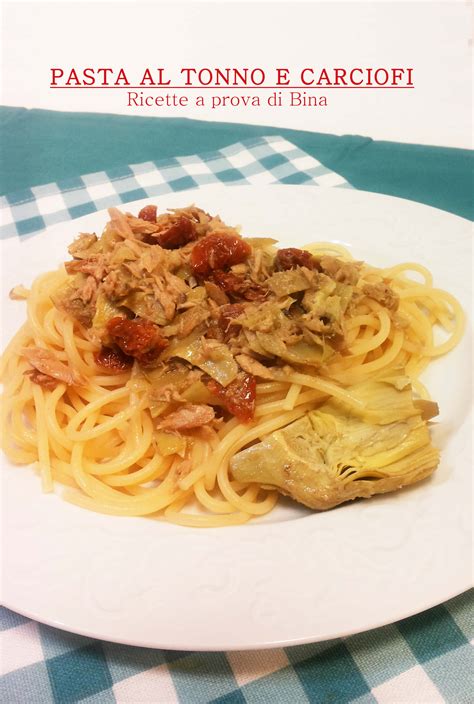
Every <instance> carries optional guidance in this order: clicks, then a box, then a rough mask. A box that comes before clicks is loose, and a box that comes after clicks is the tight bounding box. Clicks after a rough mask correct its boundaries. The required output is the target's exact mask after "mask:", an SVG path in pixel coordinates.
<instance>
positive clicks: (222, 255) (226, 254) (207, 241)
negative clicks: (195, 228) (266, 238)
mask: <svg viewBox="0 0 474 704" xmlns="http://www.w3.org/2000/svg"><path fill="white" fill-rule="evenodd" d="M251 253H252V248H251V246H250V245H249V244H248V243H247V242H244V240H243V239H242V238H241V237H238V236H237V235H219V234H217V233H213V234H210V235H206V236H205V237H203V238H202V239H201V240H199V242H197V243H196V244H195V245H194V247H193V250H192V252H191V267H192V269H193V271H194V273H195V274H197V275H198V276H208V275H209V274H210V273H211V271H214V270H215V269H226V268H228V267H231V266H234V264H240V263H241V262H243V261H245V260H246V259H247V258H248V257H249V256H250V254H251Z"/></svg>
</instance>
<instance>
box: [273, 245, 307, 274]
mask: <svg viewBox="0 0 474 704" xmlns="http://www.w3.org/2000/svg"><path fill="white" fill-rule="evenodd" d="M315 265H316V260H315V259H314V257H313V255H312V254H311V252H306V251H305V250H304V249H296V247H288V248H287V249H279V250H278V252H277V255H276V257H275V262H274V266H275V271H288V269H296V267H298V266H306V267H307V268H308V269H313V268H314V267H315Z"/></svg>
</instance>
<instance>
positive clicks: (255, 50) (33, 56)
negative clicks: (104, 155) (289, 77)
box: [2, 0, 471, 147]
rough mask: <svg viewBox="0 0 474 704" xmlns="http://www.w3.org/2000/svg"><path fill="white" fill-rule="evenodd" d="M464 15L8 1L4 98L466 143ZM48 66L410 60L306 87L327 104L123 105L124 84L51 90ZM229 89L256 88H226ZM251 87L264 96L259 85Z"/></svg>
mask: <svg viewBox="0 0 474 704" xmlns="http://www.w3.org/2000/svg"><path fill="white" fill-rule="evenodd" d="M470 13H471V8H470V6H469V3H467V2H464V1H459V2H456V1H455V0H454V1H451V2H444V3H432V2H367V3H363V2H332V3H331V2H305V3H296V2H261V3H246V2H240V3H234V2H214V3H208V2H188V3H178V2H173V3H169V4H167V3H156V2H155V3H142V2H133V3H132V2H105V1H104V0H103V1H102V2H97V0H96V2H94V3H86V2H81V3H78V2H62V3H44V2H30V3H25V2H10V3H6V4H5V5H4V13H3V15H4V16H3V32H2V38H3V70H2V78H3V90H2V103H3V104H6V105H15V106H26V107H36V108H47V109H53V110H67V111H92V112H110V113H123V114H128V115H131V114H136V115H139V114H141V115H147V116H150V117H151V116H166V117H177V116H180V117H193V118H198V119H205V120H225V121H232V122H247V123H255V124H266V125H275V126H282V127H293V128H297V129H307V130H311V131H318V132H329V133H333V134H347V133H352V134H362V135H367V136H370V137H373V138H375V139H389V140H395V141H402V142H418V143H424V144H439V145H445V146H456V147H470V146H471V137H470V127H471V88H470V77H471V68H470V66H471V63H470V51H471V46H470V40H469V35H470V24H471V19H470ZM52 66H60V67H63V68H64V69H68V68H71V67H76V68H83V67H85V66H111V67H115V68H116V69H118V68H120V67H121V66H123V67H124V68H125V69H126V70H127V74H128V73H129V72H130V74H140V72H142V71H143V69H144V68H145V67H148V66H149V67H158V66H165V67H168V68H169V69H170V72H172V71H173V69H175V71H176V70H177V69H178V68H179V67H182V66H209V67H216V66H219V67H227V66H230V67H232V66H235V67H244V66H247V67H254V66H261V67H263V68H265V69H266V70H267V69H268V71H269V72H270V71H271V69H272V68H273V67H275V66H284V67H288V68H290V69H294V70H295V72H296V71H297V69H301V68H303V67H305V66H310V67H315V68H321V67H323V66H326V67H351V66H363V67H366V66H374V67H377V66H386V67H391V66H394V67H401V66H412V67H414V80H415V84H416V88H415V90H406V91H404V90H329V91H327V92H325V91H324V89H321V90H318V91H314V93H315V94H318V95H323V94H325V95H327V99H328V107H326V108H321V107H320V108H295V107H294V108H286V109H282V108H280V109H276V108H270V107H267V106H263V107H260V108H251V107H247V108H230V107H229V108H219V109H216V110H211V109H210V108H202V107H201V108H198V107H194V106H193V107H187V108H164V107H163V108H159V107H156V106H155V107H152V108H137V107H134V108H129V107H126V100H127V93H126V91H119V90H90V91H88V90H75V91H66V90H57V91H53V90H50V89H49V87H48V85H49V81H50V75H51V74H50V68H51V67H52ZM150 92H153V94H158V91H156V90H155V91H150ZM176 92H178V93H180V94H184V91H176ZM198 92H199V91H192V92H191V91H188V92H186V93H187V94H188V95H190V96H191V97H194V96H195V94H196V93H198ZM308 92H310V91H308ZM203 93H204V94H207V97H209V94H212V93H213V91H203ZM224 93H225V91H219V94H224ZM239 93H241V94H242V95H246V94H252V95H254V94H255V93H256V91H249V90H245V89H243V90H242V91H235V90H234V91H232V94H233V95H238V94H239ZM258 94H259V95H260V96H261V98H262V102H263V101H264V100H265V98H266V97H267V94H268V92H267V91H262V92H260V93H258Z"/></svg>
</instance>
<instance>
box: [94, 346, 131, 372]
mask: <svg viewBox="0 0 474 704" xmlns="http://www.w3.org/2000/svg"><path fill="white" fill-rule="evenodd" d="M94 359H95V362H96V364H97V365H98V366H99V367H102V369H106V370H107V371H108V372H109V374H121V373H122V372H126V371H127V369H130V367H131V366H132V364H133V357H130V356H129V355H127V354H124V352H122V350H121V349H112V347H102V348H101V349H100V350H99V351H98V352H96V353H95V354H94Z"/></svg>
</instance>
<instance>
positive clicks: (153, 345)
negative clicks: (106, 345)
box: [107, 316, 168, 366]
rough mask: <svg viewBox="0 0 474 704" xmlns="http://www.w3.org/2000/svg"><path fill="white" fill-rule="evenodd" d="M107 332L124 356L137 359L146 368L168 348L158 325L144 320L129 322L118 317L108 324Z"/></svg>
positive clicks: (138, 319)
mask: <svg viewBox="0 0 474 704" xmlns="http://www.w3.org/2000/svg"><path fill="white" fill-rule="evenodd" d="M107 332H108V333H109V335H110V337H111V340H112V342H114V343H115V344H116V345H118V347H119V348H120V349H121V350H122V352H124V354H126V355H129V356H130V357H135V359H136V360H137V361H138V362H139V363H140V364H142V365H144V366H146V365H148V364H151V363H152V362H154V361H155V359H156V358H157V357H158V355H159V354H160V352H162V351H163V350H164V349H165V347H167V346H168V340H166V339H165V338H164V337H162V335H161V333H160V329H159V327H158V325H155V323H152V322H151V321H150V320H144V319H142V318H137V319H136V320H128V319H127V318H121V317H118V316H117V317H115V318H112V319H111V320H109V322H108V323H107Z"/></svg>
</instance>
